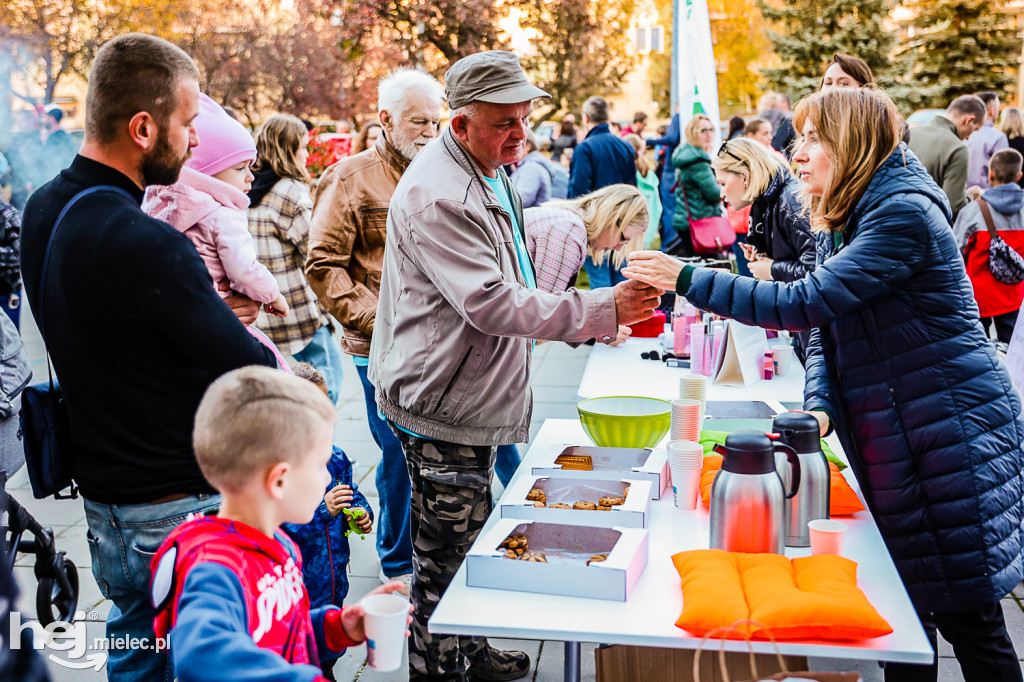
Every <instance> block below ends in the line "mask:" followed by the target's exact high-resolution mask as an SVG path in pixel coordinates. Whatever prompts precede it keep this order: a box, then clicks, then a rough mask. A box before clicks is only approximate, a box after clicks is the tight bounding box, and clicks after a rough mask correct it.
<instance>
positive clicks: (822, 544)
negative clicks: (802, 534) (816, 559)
mask: <svg viewBox="0 0 1024 682" xmlns="http://www.w3.org/2000/svg"><path fill="white" fill-rule="evenodd" d="M807 529H808V530H809V531H810V532H811V554H814V555H817V554H842V553H843V535H845V534H846V524H845V523H843V522H842V521H833V520H831V519H814V520H813V521H809V522H808V523H807Z"/></svg>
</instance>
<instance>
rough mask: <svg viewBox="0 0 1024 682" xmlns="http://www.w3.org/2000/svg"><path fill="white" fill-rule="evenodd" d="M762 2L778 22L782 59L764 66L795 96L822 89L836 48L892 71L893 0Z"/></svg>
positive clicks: (882, 71) (773, 36)
mask: <svg viewBox="0 0 1024 682" xmlns="http://www.w3.org/2000/svg"><path fill="white" fill-rule="evenodd" d="M922 1H923V2H930V1H932V0H922ZM758 4H759V5H760V7H761V12H762V14H763V15H764V18H765V19H767V20H768V22H770V23H772V24H774V25H775V26H777V27H778V29H777V30H774V31H768V39H769V40H770V41H771V43H772V46H773V47H774V49H775V52H776V54H778V55H779V58H780V60H781V62H782V63H781V65H780V66H779V67H778V68H774V69H766V70H765V72H764V73H765V76H766V77H767V78H768V82H769V84H770V85H771V87H772V88H773V89H775V90H778V91H780V92H784V93H786V94H788V95H790V97H793V98H799V97H803V96H804V95H807V94H810V93H812V92H814V91H816V90H817V89H818V87H819V86H820V84H821V76H822V70H823V68H824V66H825V64H827V63H828V61H829V60H830V59H831V58H832V55H833V54H834V53H836V52H845V53H847V54H850V55H853V56H855V57H860V58H861V59H863V60H864V61H865V62H867V63H868V66H870V67H871V70H872V72H873V73H874V74H875V78H876V79H879V80H881V78H882V77H884V76H886V75H887V73H888V70H889V67H890V61H889V58H890V53H891V51H892V48H893V45H894V43H895V37H894V36H893V34H892V32H891V31H888V30H886V29H885V27H884V26H883V22H884V21H885V19H886V17H888V15H889V11H890V9H891V8H892V5H893V2H892V0H781V2H780V3H779V4H777V5H776V4H769V3H768V2H766V1H765V0H759V2H758Z"/></svg>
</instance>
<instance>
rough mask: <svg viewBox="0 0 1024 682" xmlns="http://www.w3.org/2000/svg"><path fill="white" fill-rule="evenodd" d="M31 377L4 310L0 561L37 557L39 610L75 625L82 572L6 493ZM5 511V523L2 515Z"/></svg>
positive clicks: (46, 620) (49, 619) (19, 461)
mask: <svg viewBox="0 0 1024 682" xmlns="http://www.w3.org/2000/svg"><path fill="white" fill-rule="evenodd" d="M31 379H32V370H31V367H30V366H29V362H28V356H27V355H26V353H25V346H24V344H23V343H22V341H21V336H20V335H19V334H18V329H17V327H15V326H14V323H13V322H12V321H11V320H10V319H9V318H8V317H7V315H6V314H4V313H2V312H0V531H2V533H3V541H4V544H3V546H2V548H3V550H5V552H0V561H6V562H8V566H7V568H9V569H10V568H13V567H14V563H15V561H17V557H18V554H19V553H21V554H33V555H35V577H36V582H37V587H36V611H37V613H38V618H39V623H40V624H41V625H43V626H46V625H49V624H50V623H53V622H54V621H63V622H67V623H69V622H71V620H72V619H73V618H74V616H75V611H76V610H77V608H78V569H77V567H76V566H75V564H74V563H73V562H72V561H71V559H69V558H68V557H67V555H66V553H65V552H63V551H58V549H57V544H56V541H55V540H54V537H53V531H52V530H51V529H50V528H44V527H43V526H42V525H41V524H40V523H39V522H38V521H36V519H34V518H33V517H32V515H31V514H30V513H29V512H28V510H27V509H25V508H24V507H23V506H21V505H20V504H19V503H18V501H17V500H15V499H14V498H13V497H12V496H11V495H10V494H8V493H7V479H8V476H9V475H13V474H15V473H17V471H18V470H19V469H20V468H21V467H22V466H24V464H25V451H24V448H23V446H22V442H21V434H20V427H19V424H18V413H19V412H20V410H21V392H22V390H23V389H24V388H25V386H26V385H28V383H29V381H31ZM5 511H6V519H4V518H3V517H4V512H5Z"/></svg>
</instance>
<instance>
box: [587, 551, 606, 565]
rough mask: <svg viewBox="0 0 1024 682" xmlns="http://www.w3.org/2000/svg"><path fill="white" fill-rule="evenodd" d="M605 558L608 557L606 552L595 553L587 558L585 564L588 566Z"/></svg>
mask: <svg viewBox="0 0 1024 682" xmlns="http://www.w3.org/2000/svg"><path fill="white" fill-rule="evenodd" d="M607 558H608V555H607V554H595V555H594V556H592V557H590V558H589V559H587V566H589V565H590V564H596V563H598V562H600V561H604V560H606V559H607Z"/></svg>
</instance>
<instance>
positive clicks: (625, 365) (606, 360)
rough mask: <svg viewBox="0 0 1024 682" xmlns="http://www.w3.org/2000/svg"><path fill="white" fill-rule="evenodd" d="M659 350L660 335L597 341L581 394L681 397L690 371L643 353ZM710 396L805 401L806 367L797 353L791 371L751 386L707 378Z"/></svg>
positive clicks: (584, 396) (709, 398) (591, 354)
mask: <svg viewBox="0 0 1024 682" xmlns="http://www.w3.org/2000/svg"><path fill="white" fill-rule="evenodd" d="M651 350H658V351H659V352H661V343H660V342H659V341H658V339H630V340H628V341H626V342H625V343H624V344H622V345H621V346H616V347H614V348H613V347H611V346H606V345H604V344H597V345H595V346H594V348H593V350H591V351H590V357H589V358H588V360H587V367H586V369H585V370H584V371H583V379H582V381H580V388H579V391H578V393H579V397H580V399H581V400H583V399H586V398H600V397H603V396H609V395H640V396H648V397H651V398H663V399H666V400H669V399H672V398H678V397H679V377H681V376H683V375H684V374H689V373H690V370H689V369H687V368H685V367H668V366H666V365H665V363H664V362H662V361H660V360H644V359H643V358H641V357H640V353H642V352H644V351H651ZM707 399H708V400H776V401H778V402H782V403H802V402H803V400H804V371H803V367H801V366H800V362H799V361H798V360H797V359H796V358H795V357H794V358H793V361H792V362H791V363H790V367H789V371H788V372H786V373H785V374H783V375H782V376H778V377H775V378H774V379H772V380H770V381H764V380H762V381H756V382H754V383H753V384H751V385H750V386H726V385H723V384H715V383H711V379H710V378H709V379H708V395H707Z"/></svg>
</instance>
